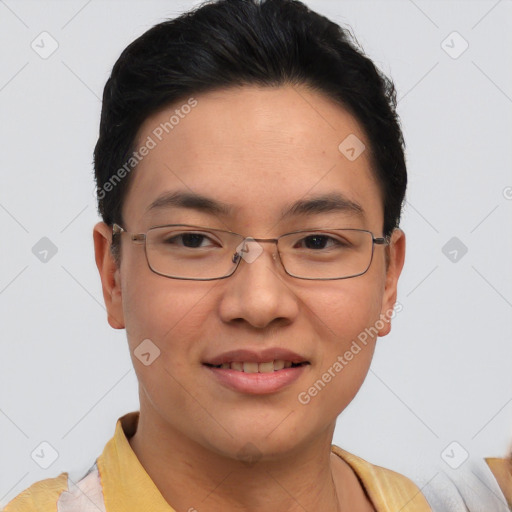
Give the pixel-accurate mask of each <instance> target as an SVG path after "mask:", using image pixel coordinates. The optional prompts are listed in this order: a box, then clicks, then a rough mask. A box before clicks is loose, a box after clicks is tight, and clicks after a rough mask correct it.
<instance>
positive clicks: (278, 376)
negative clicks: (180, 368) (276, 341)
mask: <svg viewBox="0 0 512 512" xmlns="http://www.w3.org/2000/svg"><path fill="white" fill-rule="evenodd" d="M244 361H248V359H244ZM225 362H229V361H225ZM261 362H265V361H261ZM220 364H222V363H220ZM203 366H204V368H206V370H207V371H209V372H210V374H211V375H212V376H213V377H214V378H215V379H216V380H217V381H218V382H219V383H220V384H221V385H223V386H225V387H227V388H229V389H232V390H234V391H238V392H240V393H247V394H252V395H263V394H269V393H275V392H277V391H280V390H281V389H283V388H285V387H286V386H289V385H290V384H292V383H293V382H295V381H296V380H297V379H298V378H299V377H300V376H301V375H302V373H303V372H304V371H305V370H306V368H307V367H308V366H309V365H303V366H296V367H291V368H283V369H282V370H277V371H273V372H268V373H245V372H242V371H238V370H231V369H225V368H215V367H213V366H207V365H206V364H205V365H203Z"/></svg>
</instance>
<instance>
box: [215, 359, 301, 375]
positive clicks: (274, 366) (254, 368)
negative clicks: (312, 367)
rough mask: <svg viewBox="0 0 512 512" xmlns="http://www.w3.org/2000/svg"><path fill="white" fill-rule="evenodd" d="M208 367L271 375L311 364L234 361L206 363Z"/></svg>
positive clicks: (282, 360)
mask: <svg viewBox="0 0 512 512" xmlns="http://www.w3.org/2000/svg"><path fill="white" fill-rule="evenodd" d="M205 364H206V366H210V367H212V368H220V369H223V370H237V371H239V372H245V373H271V372H276V371H279V370H282V369H284V368H296V367H298V366H303V365H306V364H309V362H307V361H303V362H301V363H293V362H292V361H285V360H284V359H274V360H273V361H268V362H264V363H257V362H254V361H232V362H228V363H222V364H219V365H214V364H208V363H205Z"/></svg>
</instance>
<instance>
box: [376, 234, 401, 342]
mask: <svg viewBox="0 0 512 512" xmlns="http://www.w3.org/2000/svg"><path fill="white" fill-rule="evenodd" d="M386 250H387V251H388V256H389V263H388V268H387V270H386V285H385V287H384V295H383V297H382V309H381V312H380V318H381V320H382V323H383V324H384V326H383V327H382V329H379V336H386V335H387V334H389V332H390V331H391V318H392V316H393V311H394V309H393V308H394V306H395V303H396V295H397V285H398V278H399V277H400V273H401V272H402V268H403V266H404V261H405V233H404V232H403V231H402V230H401V229H399V228H396V229H395V230H394V231H393V233H392V234H391V241H390V244H389V246H388V247H386ZM397 311H398V310H397Z"/></svg>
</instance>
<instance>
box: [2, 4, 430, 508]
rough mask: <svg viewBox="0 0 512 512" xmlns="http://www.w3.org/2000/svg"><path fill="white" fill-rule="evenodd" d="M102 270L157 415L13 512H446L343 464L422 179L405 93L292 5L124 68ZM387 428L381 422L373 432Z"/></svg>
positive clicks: (200, 24) (142, 54)
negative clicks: (413, 169) (80, 473)
mask: <svg viewBox="0 0 512 512" xmlns="http://www.w3.org/2000/svg"><path fill="white" fill-rule="evenodd" d="M95 172H96V182H97V190H98V204H99V212H100V214H101V216H102V219H103V222H100V223H98V224H97V225H96V226H95V227H94V244H95V255H96V263H97V266H98V269H99V273H100V276H101V282H102V287H103V295H104V300H105V304H106V307H107V311H108V322H109V324H110V325H111V326H112V327H113V328H115V329H126V333H127V339H128V345H129V348H130V354H131V357H132V361H133V364H134V368H135V371H136V373H137V377H138V380H139V396H140V413H139V412H132V413H129V414H126V415H125V416H123V417H122V418H120V419H119V420H118V423H117V426H116V431H115V435H114V437H113V438H112V440H111V441H109V443H108V444H107V445H106V447H105V450H104V451H103V453H102V455H101V456H100V457H99V458H98V459H97V461H96V463H95V464H94V466H93V467H92V468H91V469H90V471H89V472H88V473H87V475H85V476H84V477H83V478H82V479H81V480H80V481H79V482H78V483H75V482H72V481H70V480H68V478H67V474H66V473H63V474H61V475H60V476H59V477H57V478H54V479H48V480H44V481H42V482H38V483H36V484H34V485H32V486H31V487H30V488H29V489H27V490H26V491H24V492H23V493H22V494H20V495H19V496H18V497H17V498H15V499H14V500H13V501H12V502H11V503H10V504H9V505H8V506H7V508H6V511H7V512H12V511H20V512H21V511H23V512H24V511H32V510H38V511H43V512H46V511H57V510H58V511H59V512H71V511H73V512H75V511H85V510H87V511H88V510H103V511H107V512H113V511H128V510H137V511H140V510H151V511H162V512H163V511H167V512H170V511H172V510H176V511H181V510H183V511H190V512H191V511H195V510H198V511H209V512H213V511H221V510H222V511H225V510H244V511H254V512H256V511H260V510H268V509H272V510H283V511H284V510H286V511H291V512H293V511H298V510H301V511H302V510H310V511H312V510H329V511H331V510H332V511H335V510H350V511H379V512H381V511H397V510H401V511H403V512H407V511H419V512H421V511H428V510H431V508H430V506H429V504H428V503H427V500H426V499H425V497H424V496H423V495H422V493H421V492H420V490H419V489H418V488H417V487H416V485H415V484H414V483H413V482H411V481H410V480H408V479H407V478H406V477H404V476H402V475H399V474H397V473H395V472H393V471H391V470H387V469H384V468H380V467H378V466H374V465H372V464H370V463H369V462H366V461H365V460H363V459H361V458H359V457H357V456H356V455H353V454H350V453H348V452H346V451H345V450H343V449H341V448H339V447H336V446H332V445H331V443H332V437H333V432H334V428H335V423H336V419H337V417H338V416H339V415H340V413H341V412H342V411H343V410H344V409H345V408H346V407H347V405H348V404H349V403H350V402H351V400H352V399H353V398H354V396H355V395H356V393H357V392H358V390H359V388H360V387H361V385H362V383H363V381H364V379H365V377H366V374H367V372H368V369H369V366H370V363H371V359H372V355H373V351H374V348H375V344H376V341H377V339H378V337H379V336H385V335H387V334H388V333H389V332H390V328H391V319H392V317H393V314H394V307H395V303H396V299H397V282H398V279H399V276H400V273H401V270H402V266H403V263H404V257H405V235H404V233H403V232H402V231H401V230H400V229H399V227H398V226H399V221H400V212H401V207H402V202H403V199H404V194H405V189H406V183H407V174H406V166H405V160H404V153H403V139H402V134H401V130H400V127H399V124H398V120H397V116H396V112H395V91H394V87H393V84H392V82H391V81H390V80H389V79H388V78H386V77H385V76H384V75H382V74H381V73H380V72H379V71H378V70H377V69H376V68H375V66H374V65H373V63H372V62H371V61H370V60H369V59H368V58H367V57H365V56H364V55H363V54H362V52H360V51H359V50H358V49H357V48H356V47H355V45H354V44H353V43H352V42H351V40H350V38H349V36H348V33H347V32H346V31H345V30H343V29H341V28H340V27H339V26H337V25H335V24H334V23H332V22H330V21H329V20H327V19H326V18H324V17H322V16H319V15H318V14H316V13H314V12H312V11H310V10H309V9H307V7H306V6H305V5H303V4H302V3H300V2H295V1H292V0H267V1H262V2H260V1H258V0H220V1H218V2H213V3H209V4H205V5H203V6H201V7H199V8H197V9H196V10H194V11H192V12H190V13H186V14H184V15H183V16H181V17H179V18H177V19H175V20H170V21H167V22H164V23H161V24H159V25H157V26H155V27H153V28H152V29H150V30H149V31H148V32H146V33H145V34H144V35H142V36H141V37H140V38H138V39H137V40H136V41H134V42H133V43H132V44H130V45H129V46H128V47H127V48H126V50H125V51H124V52H123V53H122V55H121V56H120V58H119V60H118V61H117V62H116V64H115V66H114V68H113V70H112V75H111V77H110V79H109V80H108V82H107V84H106V87H105V91H104V95H103V109H102V116H101V126H100V136H99V139H98V142H97V145H96V149H95ZM366 420H368V419H363V418H362V419H361V421H366Z"/></svg>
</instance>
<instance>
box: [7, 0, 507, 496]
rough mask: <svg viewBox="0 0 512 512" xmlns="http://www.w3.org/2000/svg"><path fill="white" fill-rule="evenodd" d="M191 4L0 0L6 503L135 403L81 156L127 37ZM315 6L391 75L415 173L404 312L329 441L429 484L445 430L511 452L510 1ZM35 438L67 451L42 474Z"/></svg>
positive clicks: (90, 445) (464, 442)
mask: <svg viewBox="0 0 512 512" xmlns="http://www.w3.org/2000/svg"><path fill="white" fill-rule="evenodd" d="M196 3H197V2H190V1H185V0H182V1H174V0H172V1H146V2H130V1H122V2H121V1H106V0H92V1H84V0H80V1H68V2H64V1H58V2H50V1H38V2H36V1H16V0H6V1H0V34H1V35H2V44H1V45H0V55H1V66H0V119H1V124H0V141H1V142H0V144H1V151H0V169H1V171H0V172H1V186H0V225H1V232H2V235H3V236H2V239H3V242H2V243H1V244H0V252H1V258H2V259H1V261H2V265H1V270H0V315H1V326H2V335H1V351H0V354H1V356H0V379H1V380H0V432H1V435H0V505H2V504H5V503H6V502H7V501H8V500H9V499H11V498H13V497H14V496H15V495H16V494H18V493H19V492H20V491H21V490H23V489H25V488H26V487H28V486H29V485H30V484H31V483H32V482H34V481H37V480H41V479H43V478H49V477H54V476H57V475H58V474H60V473H61V472H62V471H68V472H70V474H71V475H72V476H74V477H78V476H80V474H81V473H83V472H84V471H85V470H86V469H87V468H88V467H89V466H90V465H91V464H92V463H93V462H94V459H95V458H96V457H97V456H98V455H99V454H100V453H101V451H102V449H103V446H104V444H105V443H106V441H107V440H108V439H109V438H110V437H111V436H112V435H113V431H114V426H115V421H116V420H117V418H118V417H119V416H121V415H122V414H124V413H126V412H129V411H132V410H136V409H137V408H138V397H137V386H136V378H135V374H134V371H133V370H132V366H131V361H130V358H129V354H128V351H127V343H126V338H125V332H124V331H114V330H113V329H111V328H110V327H109V325H108V324H107V321H106V312H105V308H104V304H103V298H102V294H101V285H100V279H99V275H98V272H97V269H96V266H95V263H94V258H93V244H92V228H93V225H94V223H95V222H97V221H98V220H99V217H98V216H97V212H96V206H95V198H94V195H93V188H94V184H93V171H92V151H93V148H94V144H95V142H96V137H97V133H98V125H99V117H100V107H101V104H100V98H101V94H102V91H103V86H104V84H105V81H106V79H107V78H108V75H109V73H110V70H111V67H112V66H113V64H114V62H115V60H116V59H117V57H118V56H119V54H120V52H121V51H122V50H123V49H124V48H125V46H126V45H127V44H128V43H130V42H131V41H132V40H133V39H134V38H136V37H137V36H139V35H140V34H142V33H143V32H144V31H146V30H147V29H148V28H150V27H151V26H152V25H154V24H155V23H157V22H159V21H162V20H163V19H164V18H167V17H174V16H176V15H177V14H179V13H181V12H182V11H184V10H187V9H188V8H190V7H191V6H192V5H195V4H196ZM306 3H307V4H308V5H309V6H310V7H312V8H313V9H315V10H317V11H319V12H321V13H323V14H325V15H327V16H328V17H330V18H331V19H333V20H334V21H336V22H338V23H342V24H345V23H348V24H349V25H350V26H351V27H352V28H353V30H354V33H355V34H356V36H357V39H358V41H359V42H360V44H361V45H362V46H363V48H364V49H365V51H366V53H367V54H368V55H369V56H370V57H371V58H372V59H374V61H375V62H376V64H377V65H378V66H379V67H380V68H381V69H382V70H383V71H384V72H385V73H388V74H390V75H391V76H392V78H393V79H394V81H395V83H396V86H397V89H398V96H399V106H398V110H399V114H400V116H401V119H402V125H403V130H404V133H405V138H406V142H407V158H408V170H409V180H410V185H409V189H408V196H407V199H408V201H407V204H406V208H405V212H404V218H403V224H402V227H403V229H404V230H405V232H406V234H407V237H408V238H407V242H408V246H407V257H406V264H405V268H404V271H403V274H402V277H401V280H400V283H399V297H398V300H399V302H400V303H401V304H402V306H403V311H402V312H401V313H399V314H398V316H397V317H396V318H395V320H394V323H393V329H392V332H391V334H390V335H389V336H387V337H384V338H381V339H380V340H379V342H378V346H377V351H376V354H375V359H374V362H373V364H372V368H371V370H370V373H369V375H368V378H367V380H366V381H365V383H364V385H363V387H362V389H361V391H360V393H359V395H358V396H357V397H356V399H355V400H354V401H353V402H352V404H351V405H350V406H349V407H348V408H347V409H346V411H344V413H343V414H342V415H341V416H340V418H339V420H338V423H337V428H336V432H335V438H334V443H336V444H338V445H340V446H342V447H343V448H345V449H347V450H349V451H352V452H354V453H356V454H358V455H359V456H361V457H363V458H366V459H368V460H370V461H371V462H373V463H375V464H379V465H382V466H386V467H389V468H392V469H395V470H397V471H400V472H403V473H405V474H407V475H408V476H410V477H411V478H413V479H414V480H415V481H416V482H417V483H418V484H420V485H425V484H427V483H428V482H429V481H430V480H431V479H432V478H436V475H437V474H438V472H439V471H444V470H451V468H449V467H448V465H447V464H446V462H445V461H446V460H447V458H446V456H444V457H443V456H442V453H443V451H444V450H445V448H446V447H447V446H448V445H449V444H450V443H452V442H453V441H456V442H457V443H458V444H457V445H452V447H451V448H450V449H449V453H450V457H451V459H452V460H453V459H455V462H457V459H459V461H460V460H462V459H463V458H464V457H465V451H467V452H468V454H469V456H470V457H472V458H479V457H484V456H500V455H503V454H504V453H505V452H506V450H507V448H508V447H509V446H510V440H511V437H512V372H511V362H512V348H511V343H510V340H511V322H510V320H511V308H512V286H511V278H512V265H511V262H512V237H511V236H510V219H511V217H510V214H511V209H512V200H511V199H512V175H511V151H510V147H511V140H512V139H511V135H512V133H511V132H512V129H511V126H512V124H511V120H512V67H511V63H512V30H511V29H512V2H511V1H509V0H502V1H495V0H492V1H491V0H488V1H487V0H486V1H484V0H482V1H476V0H474V1H460V2H455V1H427V0H423V1H422V0H415V1H412V0H397V1H389V0H385V1H382V0H380V1H357V2H356V1H330V0H325V1H320V0H316V1H315V0H308V1H306ZM43 31H47V32H48V33H49V34H51V37H52V38H53V39H54V40H56V41H57V42H58V48H57V50H56V51H55V52H54V53H53V54H52V55H50V56H49V57H48V58H46V59H43V58H41V57H40V55H39V54H38V53H36V51H35V50H34V49H33V48H32V47H31V44H32V42H33V41H35V43H34V44H38V45H39V47H42V46H43V44H44V48H45V49H46V50H48V49H49V48H51V46H50V42H51V41H50V39H48V38H47V39H45V40H44V42H43V43H42V42H41V37H48V36H40V34H41V32H43ZM454 31H456V32H458V33H459V34H460V37H459V36H457V35H455V36H454V35H451V36H450V34H452V32H454ZM449 36H450V37H449ZM462 38H463V39H462ZM464 40H465V41H467V43H468V44H469V47H468V48H467V50H466V51H465V52H464V53H462V54H461V55H458V54H459V53H460V51H461V50H462V49H463V48H464ZM443 41H445V42H444V43H443ZM40 51H42V50H40ZM447 52H448V53H447ZM449 53H451V56H450V55H449ZM454 56H457V58H454ZM43 237H47V238H48V239H49V240H51V242H52V243H53V244H54V245H55V247H56V248H57V252H56V254H54V255H53V256H52V253H51V252H50V253H49V254H48V256H47V261H46V262H42V261H40V259H39V258H38V257H36V255H35V254H34V252H33V247H34V246H36V248H39V246H37V245H36V244H38V243H40V244H43V245H44V244H48V242H47V241H43V242H39V241H40V239H41V238H43ZM452 237H456V238H457V240H455V241H454V242H453V241H452V242H451V243H452V244H453V243H454V244H455V245H453V246H452V245H448V246H446V244H447V243H448V241H449V240H450V239H452ZM461 244H464V245H465V246H466V247H467V253H466V254H464V255H462V252H461V247H462V245H461ZM443 248H444V249H443ZM39 249H40V248H39ZM454 249H455V250H456V251H457V258H456V260H455V261H453V259H454V257H455V253H453V252H451V254H450V251H453V250H454ZM34 251H35V250H34ZM35 252H37V251H35ZM445 253H446V255H445ZM42 442H47V443H49V444H50V445H51V446H52V447H53V449H54V450H55V451H56V452H57V453H58V457H57V459H56V460H55V461H54V462H53V464H52V465H50V466H49V467H48V468H47V469H43V468H42V467H40V465H41V464H43V465H44V464H48V463H49V462H50V461H51V457H52V454H53V452H52V449H51V448H49V447H48V446H47V445H43V446H42V447H41V446H40V443H42ZM454 446H455V449H454V451H451V450H452V448H453V447H454ZM34 450H35V453H36V454H39V455H40V457H39V460H38V458H37V457H36V456H34V458H32V457H31V454H32V453H33V452H34ZM464 450H465V451H464ZM444 453H445V454H446V452H444ZM42 454H44V456H43V455H42ZM45 458H46V460H45ZM36 461H38V462H39V464H38V463H36Z"/></svg>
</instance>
